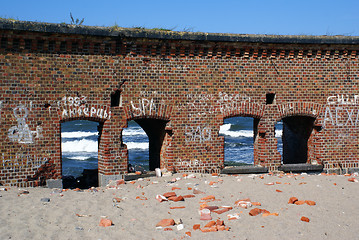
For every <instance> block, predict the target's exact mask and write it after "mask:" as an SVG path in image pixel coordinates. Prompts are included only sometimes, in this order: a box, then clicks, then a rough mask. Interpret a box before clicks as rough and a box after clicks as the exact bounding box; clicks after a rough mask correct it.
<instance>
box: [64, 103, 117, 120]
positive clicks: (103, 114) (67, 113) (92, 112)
mask: <svg viewBox="0 0 359 240" xmlns="http://www.w3.org/2000/svg"><path fill="white" fill-rule="evenodd" d="M82 116H85V117H97V118H102V119H111V111H108V112H107V110H105V109H103V108H95V107H91V108H89V107H82V106H81V107H78V108H71V107H70V108H68V109H63V110H62V118H67V117H70V118H73V117H82Z"/></svg>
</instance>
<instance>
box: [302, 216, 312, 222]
mask: <svg viewBox="0 0 359 240" xmlns="http://www.w3.org/2000/svg"><path fill="white" fill-rule="evenodd" d="M300 220H301V221H303V222H309V221H310V220H309V218H307V217H302V218H301V219H300Z"/></svg>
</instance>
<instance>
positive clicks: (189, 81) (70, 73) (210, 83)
mask: <svg viewBox="0 0 359 240" xmlns="http://www.w3.org/2000/svg"><path fill="white" fill-rule="evenodd" d="M5 23H6V22H5ZM24 25H25V26H27V25H26V23H11V24H8V23H6V24H3V25H1V24H0V83H1V90H0V93H1V96H0V121H1V125H0V139H1V145H0V183H1V184H10V185H24V186H25V185H39V184H44V183H45V181H46V179H50V178H52V179H59V178H61V129H60V127H61V122H64V121H71V120H76V119H87V120H92V121H97V122H99V123H100V126H101V127H100V128H101V131H100V134H101V137H100V144H99V160H98V163H99V173H100V175H102V176H121V175H122V174H124V173H126V172H127V158H128V151H127V147H126V145H124V144H123V143H122V130H123V129H124V128H126V127H127V122H128V121H130V120H140V119H141V120H143V119H155V120H158V123H160V122H161V123H165V125H164V126H163V127H161V128H159V130H158V131H161V132H163V134H162V135H161V141H162V148H161V151H160V156H161V157H160V162H159V164H160V167H161V168H168V169H170V170H175V171H200V172H217V171H219V170H220V169H221V168H222V167H223V161H224V138H223V136H219V134H218V132H219V128H220V126H221V125H222V124H223V120H224V119H225V118H229V117H234V116H245V117H252V118H253V119H255V125H254V126H255V127H254V134H255V141H254V164H255V165H262V166H267V167H269V168H270V169H271V170H276V169H277V168H278V166H280V165H281V164H282V162H281V155H280V154H279V152H278V150H277V140H276V138H275V124H276V123H277V122H278V121H280V120H282V119H283V118H284V119H291V118H288V117H307V118H308V119H313V120H314V126H313V129H310V130H311V134H310V136H309V139H308V153H307V160H306V161H307V163H318V164H323V165H324V166H325V167H326V168H335V167H338V166H340V167H342V168H350V167H358V166H357V165H358V160H359V159H358V124H359V112H358V104H359V90H358V68H359V67H358V53H359V52H358V50H359V49H358V48H359V45H358V44H359V39H356V38H349V37H347V38H346V37H340V38H335V37H321V38H320V37H318V38H311V37H307V38H305V37H303V38H302V37H297V38H293V39H294V40H293V39H292V38H288V39H286V38H284V39H283V37H280V36H278V38H276V37H274V36H272V37H267V38H264V39H261V38H251V40H248V38H244V39H243V40H241V37H240V36H241V35H238V36H237V35H234V36H232V35H213V36H214V37H213V40H208V39H209V38H208V37H207V35H206V34H203V35H201V34H197V35H196V34H195V33H193V34H187V35H186V34H184V35H183V36H182V35H181V34H180V33H158V32H151V31H142V32H138V30H123V31H122V30H120V31H117V32H116V31H113V30H112V29H100V30H101V31H100V30H98V31H97V30H96V29H95V30H94V29H92V28H86V27H81V28H79V29H77V28H76V27H74V26H68V25H65V26H62V25H51V26H52V28H47V29H46V28H43V27H42V26H43V25H44V24H33V23H32V24H29V26H27V27H26V28H25V27H24ZM9 26H10V27H9ZM49 29H50V30H49ZM51 29H54V30H51ZM171 34H172V35H171ZM308 39H309V40H308ZM271 94H272V95H271ZM273 94H275V98H274V101H271V100H268V98H270V96H274V95H273ZM272 100H273V99H272ZM155 120H154V121H147V122H146V121H145V120H144V121H142V122H143V124H147V125H146V126H147V127H148V128H149V129H151V127H153V126H155V125H156V121H155ZM151 124H152V125H151Z"/></svg>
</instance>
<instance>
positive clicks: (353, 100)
mask: <svg viewBox="0 0 359 240" xmlns="http://www.w3.org/2000/svg"><path fill="white" fill-rule="evenodd" d="M358 103H359V95H353V96H349V95H343V94H342V95H339V94H338V95H337V96H330V97H328V98H327V104H328V105H333V104H343V105H356V104H358Z"/></svg>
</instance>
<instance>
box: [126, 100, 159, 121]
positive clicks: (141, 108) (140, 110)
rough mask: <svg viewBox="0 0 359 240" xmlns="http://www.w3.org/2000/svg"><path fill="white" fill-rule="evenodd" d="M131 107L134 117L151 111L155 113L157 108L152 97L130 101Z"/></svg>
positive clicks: (149, 113)
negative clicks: (134, 101) (136, 101)
mask: <svg viewBox="0 0 359 240" xmlns="http://www.w3.org/2000/svg"><path fill="white" fill-rule="evenodd" d="M131 107H132V111H133V115H134V116H135V117H137V116H141V115H146V114H148V115H151V114H152V113H156V110H157V108H156V104H155V103H154V101H153V99H151V100H148V99H146V98H142V99H139V100H138V103H133V101H131Z"/></svg>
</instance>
